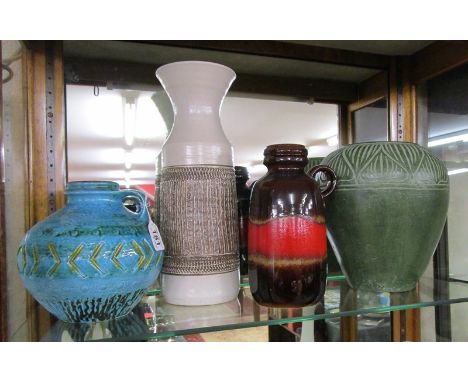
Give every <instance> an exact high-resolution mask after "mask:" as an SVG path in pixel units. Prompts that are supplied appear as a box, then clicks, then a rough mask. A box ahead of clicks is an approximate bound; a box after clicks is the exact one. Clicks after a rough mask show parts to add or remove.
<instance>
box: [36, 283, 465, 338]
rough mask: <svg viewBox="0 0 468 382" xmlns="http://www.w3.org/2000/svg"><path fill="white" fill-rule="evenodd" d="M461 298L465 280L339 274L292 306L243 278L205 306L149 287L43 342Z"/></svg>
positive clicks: (181, 331)
mask: <svg viewBox="0 0 468 382" xmlns="http://www.w3.org/2000/svg"><path fill="white" fill-rule="evenodd" d="M462 302H468V283H466V282H458V281H440V280H434V279H432V278H422V279H421V280H420V282H419V285H418V287H417V288H416V289H414V290H411V291H409V292H404V293H372V292H364V291H357V290H353V289H351V288H349V287H348V285H347V283H346V281H345V279H344V277H343V276H330V277H329V278H328V280H327V289H326V292H325V297H324V300H323V302H322V303H319V304H316V305H311V306H307V307H304V308H294V309H292V308H284V309H281V308H267V307H263V306H260V305H258V304H257V303H256V302H255V301H254V300H253V299H252V295H251V293H250V288H249V285H248V282H243V283H242V284H241V289H240V292H239V295H238V298H237V299H236V300H233V301H230V302H228V303H225V304H219V305H209V306H192V307H190V306H176V305H171V304H167V303H166V302H165V301H164V298H163V296H162V294H161V291H160V290H158V289H154V290H150V291H148V293H147V295H146V296H145V298H144V299H143V300H142V302H141V303H140V304H139V305H138V306H137V307H136V308H135V310H134V311H133V312H132V313H131V314H130V315H128V316H126V317H124V318H121V319H118V320H112V321H104V322H100V323H92V324H69V323H65V322H61V321H59V322H57V323H55V324H54V326H53V327H52V329H51V330H50V331H49V333H48V334H47V335H46V336H45V337H44V338H43V341H96V340H107V341H158V340H164V341H180V340H182V341H183V340H185V339H184V337H183V336H188V335H194V334H201V333H206V332H215V331H224V330H233V329H241V328H252V327H258V326H266V325H282V324H288V323H297V322H305V321H313V320H333V319H335V320H336V319H337V318H340V317H347V316H356V315H366V314H371V315H372V314H375V313H385V312H390V311H396V310H405V309H415V308H423V307H429V306H437V305H447V304H455V303H462Z"/></svg>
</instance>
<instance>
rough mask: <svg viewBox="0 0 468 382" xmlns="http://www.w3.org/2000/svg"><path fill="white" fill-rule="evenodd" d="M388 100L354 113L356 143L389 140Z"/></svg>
mask: <svg viewBox="0 0 468 382" xmlns="http://www.w3.org/2000/svg"><path fill="white" fill-rule="evenodd" d="M387 120H388V111H387V98H386V97H385V98H382V99H380V100H378V101H376V102H374V103H372V104H370V105H368V106H366V107H363V108H362V109H359V110H357V111H355V112H354V113H353V126H354V143H360V142H376V141H386V140H388V127H387V126H388V125H387Z"/></svg>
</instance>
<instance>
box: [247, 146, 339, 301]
mask: <svg viewBox="0 0 468 382" xmlns="http://www.w3.org/2000/svg"><path fill="white" fill-rule="evenodd" d="M264 155H265V159H264V161H263V163H264V164H265V166H267V167H268V173H267V174H266V175H265V176H264V177H263V178H261V179H259V180H258V181H257V182H256V183H255V185H254V187H253V190H252V196H251V201H250V212H249V244H248V248H249V280H250V289H251V292H252V295H253V297H254V299H255V300H256V301H257V302H258V303H259V304H262V305H267V306H272V307H275V306H281V307H300V306H305V305H308V304H312V303H315V302H317V301H318V300H319V299H320V298H321V297H322V296H323V293H324V291H325V282H326V269H327V259H326V255H327V238H326V228H325V209H324V202H323V197H325V196H327V195H329V194H330V193H331V192H332V191H333V189H334V182H333V179H334V174H333V171H331V170H330V169H329V168H328V167H326V166H322V165H320V166H316V167H314V168H313V169H312V170H311V172H310V176H309V175H307V174H306V173H305V172H304V167H305V166H306V165H307V163H308V160H307V149H306V148H305V147H304V146H302V145H294V144H283V145H271V146H268V147H267V148H266V149H265V151H264ZM318 171H322V172H325V173H326V174H327V175H328V176H329V177H330V178H331V179H332V182H330V184H329V185H328V187H327V188H326V189H324V190H323V191H322V192H321V191H320V188H319V185H318V184H317V182H316V181H315V180H314V179H313V178H312V177H313V176H314V175H315V174H316V173H317V172H318Z"/></svg>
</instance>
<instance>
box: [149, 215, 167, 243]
mask: <svg viewBox="0 0 468 382" xmlns="http://www.w3.org/2000/svg"><path fill="white" fill-rule="evenodd" d="M148 231H149V234H150V236H151V241H152V242H153V246H154V248H155V249H156V251H164V243H163V241H162V238H161V234H160V233H159V230H158V227H157V226H156V224H154V223H153V221H152V220H151V218H150V219H149V223H148Z"/></svg>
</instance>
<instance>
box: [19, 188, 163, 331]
mask: <svg viewBox="0 0 468 382" xmlns="http://www.w3.org/2000/svg"><path fill="white" fill-rule="evenodd" d="M65 194H66V197H67V203H66V205H65V207H64V208H62V209H61V210H59V211H57V212H56V213H54V214H52V215H50V216H49V217H48V218H46V219H45V220H43V221H41V222H39V223H38V224H36V225H35V226H34V227H32V228H31V230H29V231H28V232H27V234H26V236H25V237H24V239H23V241H22V243H21V245H20V247H19V249H18V254H17V265H18V270H19V273H20V276H21V279H22V281H23V283H24V285H25V287H26V289H27V290H28V291H29V292H30V293H31V294H32V296H33V297H34V298H35V299H36V300H37V301H38V302H39V303H40V304H41V305H42V306H44V307H45V308H46V309H47V310H48V311H49V312H50V313H52V314H53V315H55V316H56V317H58V318H59V319H60V320H63V321H66V322H93V321H103V320H109V319H114V318H118V317H122V316H125V315H126V314H128V313H129V312H131V310H132V309H133V308H134V307H135V305H136V304H137V303H138V302H139V301H140V299H141V298H142V297H143V294H144V292H145V290H146V289H147V288H148V287H150V286H151V285H152V284H153V283H154V281H156V278H157V277H158V275H159V273H160V271H161V267H162V263H163V257H164V250H163V249H162V248H160V249H159V250H157V249H156V248H155V247H154V245H153V241H152V238H151V234H150V232H149V227H148V225H149V223H150V220H149V219H150V217H149V215H148V211H147V208H146V197H145V196H144V194H143V193H141V192H139V191H136V190H122V191H120V190H119V185H118V184H117V183H114V182H71V183H69V184H68V185H67V191H66V193H65ZM125 199H132V200H133V201H134V202H135V205H136V206H137V208H136V212H133V211H131V210H129V209H128V208H126V207H125V206H124V205H123V201H124V200H125Z"/></svg>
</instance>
